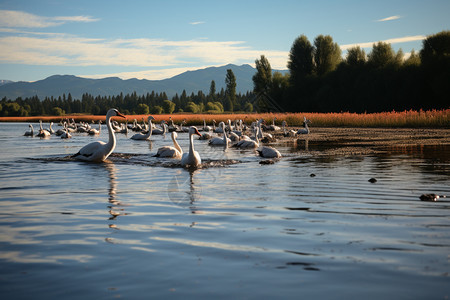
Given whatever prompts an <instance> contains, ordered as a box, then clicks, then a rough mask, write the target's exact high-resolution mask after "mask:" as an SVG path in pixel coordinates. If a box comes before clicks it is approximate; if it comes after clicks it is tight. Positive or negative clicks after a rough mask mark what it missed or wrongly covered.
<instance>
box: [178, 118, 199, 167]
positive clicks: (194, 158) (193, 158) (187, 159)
mask: <svg viewBox="0 0 450 300" xmlns="http://www.w3.org/2000/svg"><path fill="white" fill-rule="evenodd" d="M194 134H196V135H199V136H201V134H200V132H198V129H197V128H196V127H195V126H191V127H190V128H189V151H188V152H187V153H186V152H185V153H183V156H182V158H181V165H182V166H183V167H198V166H199V165H200V164H201V163H202V159H201V158H200V154H198V152H197V151H195V150H194V137H193V135H194Z"/></svg>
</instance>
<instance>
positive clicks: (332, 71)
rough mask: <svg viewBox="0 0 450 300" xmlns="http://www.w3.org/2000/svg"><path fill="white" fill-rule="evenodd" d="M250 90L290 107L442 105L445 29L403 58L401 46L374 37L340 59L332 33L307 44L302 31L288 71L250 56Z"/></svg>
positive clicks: (448, 39)
mask: <svg viewBox="0 0 450 300" xmlns="http://www.w3.org/2000/svg"><path fill="white" fill-rule="evenodd" d="M255 63H256V69H257V73H256V74H255V75H254V77H253V82H254V92H255V93H257V94H258V95H262V96H263V97H265V98H268V99H271V100H272V101H273V102H275V103H277V104H278V106H279V107H281V108H282V109H284V110H285V111H293V112H341V111H347V112H356V113H364V112H383V111H393V110H395V111H403V110H411V109H412V110H420V109H424V110H429V109H447V108H449V107H450V105H449V103H450V102H449V101H448V99H449V95H450V31H442V32H440V33H437V34H434V35H430V36H428V37H427V38H426V39H424V40H423V48H422V49H421V50H420V52H419V53H416V52H415V51H414V50H413V51H412V52H411V54H410V56H409V57H408V58H407V59H406V60H405V59H404V53H403V51H402V50H401V49H400V50H398V51H397V52H395V51H394V50H393V48H392V46H391V45H390V44H388V43H384V42H378V43H375V44H374V45H373V48H372V51H371V52H370V53H368V54H366V53H365V51H364V50H363V49H361V48H360V47H357V46H356V47H353V48H350V49H348V52H347V54H346V57H345V58H343V57H342V54H341V49H340V47H339V46H338V45H337V44H336V43H334V42H333V39H332V37H331V36H329V35H328V36H324V35H319V36H317V37H316V38H315V40H314V42H313V43H311V42H310V41H309V40H308V38H307V37H306V36H304V35H301V36H299V37H298V38H297V39H296V40H295V41H294V43H293V45H292V48H291V50H290V53H289V61H288V69H289V71H290V72H289V74H288V75H284V76H283V75H282V74H280V73H274V74H273V75H272V70H271V67H270V63H269V61H268V60H267V58H266V57H265V56H264V55H262V56H261V58H260V59H257V60H256V61H255Z"/></svg>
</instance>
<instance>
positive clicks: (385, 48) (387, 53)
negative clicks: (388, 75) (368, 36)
mask: <svg viewBox="0 0 450 300" xmlns="http://www.w3.org/2000/svg"><path fill="white" fill-rule="evenodd" d="M397 61H398V57H397V56H396V54H395V51H394V49H392V47H391V44H388V43H384V42H378V43H376V44H374V45H373V48H372V52H370V54H369V57H368V63H369V65H370V66H372V67H375V68H386V67H388V66H392V65H395V64H396V63H397Z"/></svg>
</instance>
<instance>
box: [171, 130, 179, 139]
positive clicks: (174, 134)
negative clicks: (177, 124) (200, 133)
mask: <svg viewBox="0 0 450 300" xmlns="http://www.w3.org/2000/svg"><path fill="white" fill-rule="evenodd" d="M177 137H178V134H177V133H176V132H175V131H172V138H173V139H176V138H177Z"/></svg>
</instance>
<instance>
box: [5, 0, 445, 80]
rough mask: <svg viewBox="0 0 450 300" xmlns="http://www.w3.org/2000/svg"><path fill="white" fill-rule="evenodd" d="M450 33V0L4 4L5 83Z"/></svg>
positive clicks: (154, 74) (280, 56)
mask: <svg viewBox="0 0 450 300" xmlns="http://www.w3.org/2000/svg"><path fill="white" fill-rule="evenodd" d="M443 30H450V1H448V0H430V1H417V0H409V1H402V0H389V1H385V0H378V1H363V0H358V1H357V0H347V1H345V0H344V1H325V0H317V1H302V0H276V1H265V0H256V1H254V0H239V1H235V0H228V1H211V0H208V1H200V0H191V1H187V0H164V1H132V0H129V1H115V0H112V1H111V0H110V1H95V0H90V1H85V0H78V1H57V0H40V1H35V0H30V1H21V0H0V79H8V80H13V81H19V80H23V81H36V80H40V79H44V78H46V77H48V76H51V75H55V74H70V75H77V76H82V77H89V78H104V77H110V76H117V77H120V78H123V79H128V78H139V79H143V78H145V79H153V80H158V79H163V78H168V77H172V76H174V75H177V74H179V73H182V72H184V71H187V70H196V69H201V68H206V67H210V66H222V65H226V64H228V63H233V64H237V65H241V64H250V65H252V66H254V62H255V60H256V59H258V58H259V57H260V56H261V55H265V56H266V57H267V58H268V60H269V62H270V64H271V66H272V68H273V69H287V67H286V64H287V60H288V55H289V51H290V49H291V46H292V44H293V42H294V40H295V39H296V38H297V37H298V36H300V35H302V34H304V35H306V36H307V37H308V39H309V40H310V42H311V43H313V42H314V39H315V38H316V37H317V36H318V35H320V34H323V35H330V36H331V37H332V38H333V40H334V42H336V43H338V44H339V45H340V47H341V48H342V50H343V54H344V55H345V53H346V52H345V50H346V49H348V48H349V47H351V46H354V45H360V46H361V47H363V48H364V49H365V51H366V53H369V52H370V51H371V49H372V45H373V43H375V42H378V41H385V42H389V43H391V45H392V47H393V48H394V49H395V50H398V49H399V48H402V50H403V52H405V53H406V55H408V54H409V52H410V51H411V50H412V49H415V50H416V51H419V50H420V49H421V48H422V40H423V39H424V38H425V37H426V36H427V35H430V34H435V33H438V32H440V31H443Z"/></svg>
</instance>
